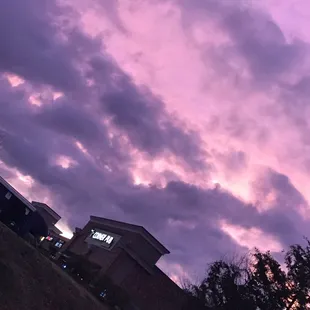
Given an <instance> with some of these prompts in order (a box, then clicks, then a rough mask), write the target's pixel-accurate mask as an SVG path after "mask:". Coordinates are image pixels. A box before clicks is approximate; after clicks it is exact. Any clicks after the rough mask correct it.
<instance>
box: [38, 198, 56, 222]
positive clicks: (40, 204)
mask: <svg viewBox="0 0 310 310" xmlns="http://www.w3.org/2000/svg"><path fill="white" fill-rule="evenodd" d="M32 205H33V206H35V207H36V208H41V209H44V210H45V211H46V212H48V213H49V214H50V215H51V216H53V217H54V218H55V219H56V220H57V221H59V220H60V219H61V216H60V215H59V214H58V213H56V212H55V211H54V210H53V209H52V208H51V207H49V206H48V205H47V204H46V203H42V202H38V201H32Z"/></svg>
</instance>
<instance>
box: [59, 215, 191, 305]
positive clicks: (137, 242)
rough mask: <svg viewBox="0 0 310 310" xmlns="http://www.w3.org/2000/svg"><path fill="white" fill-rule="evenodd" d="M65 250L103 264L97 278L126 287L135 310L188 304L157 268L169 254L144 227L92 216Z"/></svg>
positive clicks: (174, 285)
mask: <svg viewBox="0 0 310 310" xmlns="http://www.w3.org/2000/svg"><path fill="white" fill-rule="evenodd" d="M64 248H65V250H66V251H67V252H71V253H74V254H77V255H84V256H85V257H87V258H88V260H89V261H91V262H93V263H95V264H97V265H100V267H101V270H100V272H99V274H98V277H100V276H108V277H109V278H110V279H111V280H112V281H113V283H114V284H116V285H118V286H120V287H121V288H123V289H124V290H125V291H126V292H127V293H128V295H129V296H130V299H131V300H132V303H133V304H134V305H135V307H136V309H139V310H144V309H148V310H180V309H182V307H183V304H185V302H186V299H187V298H186V295H185V294H184V292H183V291H182V289H181V288H179V286H177V285H176V284H175V283H174V282H173V281H172V280H171V279H170V278H169V277H168V276H167V275H166V274H165V273H163V272H162V271H161V270H160V269H159V268H158V267H157V266H156V263H157V262H158V260H159V259H160V258H161V257H162V256H163V255H165V254H169V251H168V250H167V249H166V247H165V246H164V245H162V244H161V243H160V242H159V241H158V240H157V239H155V238H154V237H153V236H152V235H151V234H150V233H149V232H148V231H147V230H146V229H144V228H143V227H142V226H138V225H132V224H127V223H123V222H118V221H114V220H110V219H105V218H100V217H95V216H91V217H90V221H89V222H88V223H87V224H86V226H85V227H84V228H83V229H77V230H76V233H75V234H74V237H73V238H72V239H71V240H70V241H69V242H68V243H67V244H66V245H65V247H64Z"/></svg>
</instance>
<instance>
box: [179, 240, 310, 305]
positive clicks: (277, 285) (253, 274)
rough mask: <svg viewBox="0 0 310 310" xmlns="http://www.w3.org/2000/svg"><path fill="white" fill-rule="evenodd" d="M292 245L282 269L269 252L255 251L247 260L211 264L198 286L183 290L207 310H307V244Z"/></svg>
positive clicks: (309, 285) (309, 265) (309, 280)
mask: <svg viewBox="0 0 310 310" xmlns="http://www.w3.org/2000/svg"><path fill="white" fill-rule="evenodd" d="M306 241H307V244H306V246H301V245H298V244H297V245H292V246H291V247H290V248H289V250H288V251H287V252H286V253H285V255H284V266H285V268H284V269H282V268H281V264H280V263H279V262H278V261H277V260H276V259H275V258H274V257H273V256H272V255H271V253H270V252H266V253H263V252H260V251H259V250H255V251H254V252H253V253H252V254H251V255H249V256H248V257H247V258H244V257H243V258H242V259H239V260H235V261H231V262H227V261H224V260H220V261H216V262H214V263H212V264H211V265H210V266H209V268H208V270H207V274H206V276H205V278H204V279H203V280H202V281H201V282H200V283H199V284H198V285H193V284H187V285H186V287H185V288H184V289H185V291H186V292H187V293H188V294H189V295H191V296H192V297H193V298H195V299H196V300H199V301H200V303H201V304H203V306H204V309H209V310H228V309H229V310H231V309H246V310H252V309H253V310H306V309H310V242H309V240H306Z"/></svg>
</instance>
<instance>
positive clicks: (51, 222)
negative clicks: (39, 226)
mask: <svg viewBox="0 0 310 310" xmlns="http://www.w3.org/2000/svg"><path fill="white" fill-rule="evenodd" d="M35 207H36V209H37V211H38V212H39V213H40V215H41V216H42V217H43V218H44V220H45V222H46V224H47V226H48V227H53V226H54V225H55V224H56V223H57V220H56V219H55V217H53V216H52V215H51V214H50V213H49V212H47V211H46V210H44V209H43V208H40V207H39V206H37V205H36V206H35Z"/></svg>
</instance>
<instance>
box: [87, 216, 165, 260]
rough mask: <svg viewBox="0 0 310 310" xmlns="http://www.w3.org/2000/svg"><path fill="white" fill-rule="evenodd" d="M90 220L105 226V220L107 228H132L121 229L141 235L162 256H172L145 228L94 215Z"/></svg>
mask: <svg viewBox="0 0 310 310" xmlns="http://www.w3.org/2000/svg"><path fill="white" fill-rule="evenodd" d="M90 220H91V221H93V222H98V223H99V224H100V223H101V224H103V223H102V220H103V221H105V222H106V223H105V224H107V226H109V224H111V225H110V226H113V224H121V225H124V224H125V225H128V226H130V227H132V229H130V227H120V228H122V229H124V230H127V231H133V232H136V233H139V234H140V235H141V236H142V237H143V238H144V239H145V240H146V241H148V242H149V243H151V244H152V245H153V246H154V247H155V248H156V249H157V250H158V251H159V252H160V253H161V254H162V255H164V254H170V251H169V250H168V249H167V248H166V247H165V246H164V245H163V244H162V243H161V242H160V241H158V240H157V239H156V238H155V237H154V236H153V235H152V234H151V233H150V232H148V231H147V230H146V229H145V228H144V227H143V226H140V225H135V224H130V223H125V222H120V221H116V220H111V219H108V218H104V217H98V216H92V215H91V216H90Z"/></svg>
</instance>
